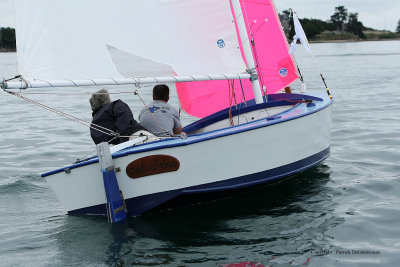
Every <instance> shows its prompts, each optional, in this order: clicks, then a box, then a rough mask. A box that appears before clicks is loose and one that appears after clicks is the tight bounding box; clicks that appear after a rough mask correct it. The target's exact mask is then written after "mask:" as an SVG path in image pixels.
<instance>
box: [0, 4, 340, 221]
mask: <svg viewBox="0 0 400 267" xmlns="http://www.w3.org/2000/svg"><path fill="white" fill-rule="evenodd" d="M117 2H118V3H115V2H113V3H110V2H108V1H105V0H101V1H96V2H95V3H96V4H95V6H96V8H95V11H96V12H95V13H96V14H95V15H93V12H92V13H91V12H87V13H85V12H83V11H84V10H92V8H93V6H92V5H91V4H93V3H92V0H88V1H85V2H83V3H81V2H78V1H68V2H65V3H54V2H53V1H50V0H43V1H41V2H38V3H32V1H28V0H18V1H16V9H17V43H18V45H17V51H18V63H19V64H18V66H19V69H18V71H19V75H18V76H17V78H19V81H5V82H3V84H2V88H3V89H4V90H5V91H6V92H8V93H10V94H13V95H16V96H18V97H20V98H22V99H25V100H28V99H27V98H26V97H24V96H23V93H20V92H18V91H12V90H13V89H27V88H41V87H68V86H91V87H93V86H104V85H115V86H117V85H124V84H132V85H134V86H135V89H134V92H135V93H136V94H140V92H141V90H143V88H142V86H143V85H146V84H157V83H170V84H174V85H176V89H177V92H178V96H179V101H180V103H181V105H182V108H183V109H184V110H185V111H186V112H187V113H188V114H190V115H192V116H195V117H199V118H201V119H199V120H198V121H196V122H194V123H192V124H190V125H187V126H186V127H184V129H183V131H184V132H186V133H187V134H188V136H187V138H162V139H161V140H158V141H152V142H150V141H149V140H144V139H145V138H143V137H140V138H139V139H136V140H132V141H128V142H126V143H123V144H120V145H117V146H114V147H111V148H110V147H109V146H108V145H107V143H102V144H100V145H98V146H97V151H98V156H95V157H92V158H89V159H85V160H82V161H80V162H77V163H75V164H73V165H70V166H67V167H63V168H60V169H57V170H54V171H51V172H47V173H44V174H42V176H43V177H45V178H46V179H47V181H48V183H49V184H50V186H51V187H52V189H53V190H54V192H55V193H56V195H57V196H58V198H59V199H60V201H61V202H62V203H63V205H64V207H65V208H66V209H67V211H68V213H69V214H87V215H106V214H107V215H108V216H109V218H110V219H111V221H113V222H117V221H120V220H123V219H124V218H125V217H126V216H135V215H139V214H142V213H144V212H147V211H149V210H152V209H154V208H156V207H158V206H160V205H162V204H164V203H166V202H168V201H170V200H173V199H175V198H177V197H178V196H182V195H193V194H203V193H209V192H221V191H227V190H232V189H238V188H244V187H248V186H253V185H256V184H261V183H268V182H272V181H276V180H278V179H281V178H284V177H287V176H290V175H293V174H295V173H298V172H301V171H304V170H306V169H308V168H310V167H312V166H314V165H316V164H318V163H320V162H321V161H323V160H324V159H325V158H327V157H328V156H329V154H330V127H331V104H332V103H333V100H332V99H331V97H330V95H329V94H326V93H322V92H318V93H308V94H293V93H278V92H279V91H280V90H282V89H283V88H285V87H287V86H289V85H291V84H292V83H293V82H294V81H296V80H297V79H299V78H300V79H301V80H302V77H301V75H300V73H299V71H298V67H297V65H296V64H295V61H294V59H293V57H292V56H291V55H290V54H289V52H288V51H289V46H288V44H287V42H286V37H285V36H284V33H283V32H282V29H281V26H280V23H279V19H278V16H277V14H276V10H275V7H274V4H273V2H272V1H270V0H259V1H258V2H257V1H239V0H232V1H229V0H226V1H217V0H205V1H204V0H202V1H196V0H193V1H184V0H178V1H173V2H168V1H159V0H151V1H145V2H144V3H143V2H141V3H132V1H126V0H118V1H117ZM73 3H75V4H76V5H79V6H80V8H79V10H78V9H76V6H75V5H74V4H73ZM55 10H62V12H66V14H75V16H73V18H68V17H66V18H64V17H63V19H61V18H60V17H59V16H57V15H55V13H57V12H55V13H54V11H55ZM128 10H130V12H128ZM28 14H36V15H35V16H34V17H33V18H32V17H30V16H28ZM201 14H207V16H202V15H201ZM106 15H107V16H108V18H109V19H108V22H107V25H104V24H103V23H102V21H103V20H102V18H104V16H106ZM66 20H67V21H66ZM82 21H85V23H84V24H81V22H82ZM44 25H45V26H46V27H43V26H44ZM66 25H68V26H66ZM81 25H85V26H81ZM74 26H75V27H74ZM297 27H301V26H297ZM296 32H298V29H297V28H296ZM72 37H74V38H75V39H76V40H77V43H78V44H70V43H68V42H65V40H67V39H68V38H72ZM297 38H299V40H301V41H302V42H303V41H304V38H305V35H304V36H303V35H302V34H301V33H299V34H298V35H297ZM110 44H113V45H110ZM307 45H308V44H307ZM63 51H69V52H68V54H66V53H64V52H63ZM77 60H78V61H77ZM76 62H79V63H80V64H76ZM99 62H101V64H99ZM86 77H104V78H100V79H98V78H97V79H87V78H86ZM108 77H113V78H108ZM234 80H236V82H234ZM328 92H329V91H328ZM36 104H37V103H36ZM39 106H40V105H39ZM42 107H43V105H42ZM52 111H54V110H52ZM89 126H90V125H89Z"/></svg>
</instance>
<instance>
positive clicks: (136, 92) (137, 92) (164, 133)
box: [134, 86, 168, 137]
mask: <svg viewBox="0 0 400 267" xmlns="http://www.w3.org/2000/svg"><path fill="white" fill-rule="evenodd" d="M138 87H139V86H137V88H136V91H135V92H134V94H135V95H137V96H138V97H139V99H140V101H142V103H143V105H144V106H145V108H146V109H147V110H148V111H149V112H150V114H151V116H152V117H153V120H154V121H155V123H156V124H157V126H158V128H160V130H161V131H162V133H163V135H164V136H165V137H168V135H167V133H166V132H165V130H164V129H163V128H162V127H161V124H160V122H159V121H158V120H157V118H156V116H154V114H153V112H151V111H150V109H149V107H148V106H147V105H146V103H145V102H144V101H143V99H142V97H141V96H140V95H139V90H138Z"/></svg>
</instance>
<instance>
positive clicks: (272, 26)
mask: <svg viewBox="0 0 400 267" xmlns="http://www.w3.org/2000/svg"><path fill="white" fill-rule="evenodd" d="M240 3H241V7H242V11H243V16H244V19H245V23H246V28H247V33H248V35H249V40H251V39H253V40H254V46H253V57H254V61H255V62H256V66H257V72H258V74H259V82H260V86H261V88H264V90H265V92H266V94H273V93H276V92H277V91H279V90H281V89H283V88H284V87H286V86H288V85H290V84H291V83H292V82H293V81H295V80H296V79H297V78H298V76H297V73H296V68H295V64H294V61H293V58H292V57H291V56H290V55H289V53H288V50H289V45H288V43H287V41H286V37H285V36H284V33H283V31H282V29H281V24H280V22H279V18H278V14H277V12H276V10H275V6H274V3H273V1H272V0H242V1H240ZM232 12H233V11H232ZM251 35H252V37H251ZM238 37H239V36H238ZM239 43H240V42H239ZM241 50H242V57H243V58H244V54H243V49H242V47H241ZM242 86H243V87H242ZM176 87H177V92H178V97H179V99H180V101H181V105H182V108H183V109H184V110H185V111H186V112H187V113H189V114H190V115H192V116H195V117H200V118H203V117H206V116H208V115H211V114H213V113H215V112H217V111H220V110H222V109H224V108H227V107H229V106H230V105H232V104H233V105H234V104H235V102H236V103H241V102H243V100H244V99H245V100H250V99H254V94H253V89H252V87H251V83H250V81H248V80H243V81H242V85H241V84H240V82H239V81H235V83H234V93H232V92H231V90H229V83H228V81H205V82H189V83H177V84H176ZM263 94H264V92H263Z"/></svg>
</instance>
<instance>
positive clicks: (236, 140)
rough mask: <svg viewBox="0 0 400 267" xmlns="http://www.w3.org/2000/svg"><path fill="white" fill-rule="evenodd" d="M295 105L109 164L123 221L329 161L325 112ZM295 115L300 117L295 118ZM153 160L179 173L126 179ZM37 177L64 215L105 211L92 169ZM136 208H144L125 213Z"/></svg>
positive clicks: (86, 167)
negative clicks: (124, 206) (172, 161)
mask: <svg viewBox="0 0 400 267" xmlns="http://www.w3.org/2000/svg"><path fill="white" fill-rule="evenodd" d="M324 102H325V101H324ZM301 105H302V107H300V106H301ZM301 105H299V108H300V110H297V109H293V110H291V111H288V112H286V113H282V114H281V118H278V119H276V120H270V121H268V123H267V120H266V119H262V120H255V121H253V122H249V123H245V124H241V125H238V126H236V127H231V128H225V129H221V130H216V131H212V132H207V133H203V134H198V135H193V136H189V137H188V138H187V139H175V140H165V141H162V142H156V143H149V144H144V145H141V146H137V147H136V150H135V152H133V153H132V154H129V153H128V152H126V153H125V154H126V155H124V156H121V157H117V158H114V166H115V167H119V168H120V169H121V171H120V172H117V173H116V177H117V180H118V185H119V188H120V190H121V191H122V192H123V195H124V198H125V199H126V200H128V202H130V205H128V215H137V214H140V213H142V212H145V211H147V210H149V209H151V208H153V207H155V206H157V205H159V204H162V203H163V202H165V201H166V200H168V199H170V198H173V197H174V196H176V195H179V194H189V193H201V192H209V191H218V190H228V189H233V188H238V187H245V186H249V185H253V184H257V183H260V182H265V181H266V180H268V179H267V178H268V177H269V178H271V179H272V178H273V177H272V176H268V171H272V170H279V169H281V172H282V174H278V175H275V176H274V177H275V178H280V177H283V176H287V175H290V174H293V173H296V172H299V171H301V170H304V169H306V168H308V167H311V166H313V165H315V164H316V163H318V162H320V161H321V160H323V159H324V158H326V157H327V156H328V155H329V148H330V128H331V105H330V103H329V104H326V103H325V106H324V105H322V104H321V106H320V107H319V106H318V105H317V107H310V108H309V107H307V105H306V104H301ZM312 109H319V110H318V111H316V112H315V111H312ZM301 111H303V112H305V115H304V114H303V115H301V114H300V115H299V112H301ZM310 111H311V112H310ZM166 146H168V147H166ZM157 147H159V148H157ZM136 151H137V152H136ZM140 151H142V152H140ZM244 151H245V153H244ZM160 154H162V155H170V156H173V157H175V158H176V159H178V160H179V162H180V167H179V169H178V170H177V171H172V172H166V173H161V174H154V175H150V176H144V177H141V178H135V179H132V178H130V177H129V176H128V175H127V173H126V171H125V170H126V167H127V165H128V164H130V163H131V162H133V161H134V160H137V159H139V158H143V157H146V156H151V155H160ZM316 155H319V156H316ZM307 159H309V160H307ZM297 163H298V164H297ZM296 164H297V165H299V166H297V165H296ZM295 165H296V166H295ZM257 174H258V177H256V178H255V176H257ZM263 175H264V176H265V179H264V177H263ZM44 176H46V179H47V181H48V183H49V184H50V185H51V187H52V188H53V190H54V192H55V193H56V195H57V196H58V198H59V199H60V201H61V202H62V204H63V205H64V207H65V208H66V209H67V210H68V211H69V212H72V213H74V212H73V211H78V212H77V213H85V214H88V213H89V214H90V213H92V214H98V213H99V211H98V210H99V209H100V210H101V206H102V205H104V204H105V203H106V195H105V191H104V184H103V180H102V173H101V170H100V167H99V164H98V163H97V162H94V163H92V164H87V165H83V166H80V167H77V168H71V169H68V170H67V171H60V172H56V173H53V174H50V175H44ZM235 178H236V179H235ZM275 178H274V179H275ZM235 180H236V181H235ZM218 182H219V183H218ZM168 192H171V194H168ZM159 193H164V194H163V197H162V198H163V199H158V198H159V197H157V194H159ZM146 196H149V197H150V196H154V200H153V201H148V202H149V203H148V204H146V203H147V202H146V203H145V204H143V203H142V202H143V201H142V200H141V198H146ZM164 198H165V199H164ZM135 200H137V201H135ZM135 202H136V204H137V205H147V206H146V207H134V208H133V209H132V210H129V207H130V206H131V205H133V206H134V205H135ZM91 207H97V209H96V211H94V210H93V211H90V210H91ZM82 209H83V210H82ZM80 211H81V212H80ZM100 213H101V212H100ZM104 214H105V210H104Z"/></svg>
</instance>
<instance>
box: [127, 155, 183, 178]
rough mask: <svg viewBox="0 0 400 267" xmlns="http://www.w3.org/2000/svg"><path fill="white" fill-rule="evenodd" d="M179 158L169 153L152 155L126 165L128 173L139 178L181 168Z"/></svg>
mask: <svg viewBox="0 0 400 267" xmlns="http://www.w3.org/2000/svg"><path fill="white" fill-rule="evenodd" d="M179 166H180V162H179V160H178V159H176V158H174V157H172V156H168V155H152V156H147V157H143V158H140V159H137V160H134V161H132V162H131V163H129V164H128V166H126V174H127V175H128V176H129V177H131V178H139V177H144V176H148V175H154V174H159V173H164V172H173V171H177V170H178V169H179Z"/></svg>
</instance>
